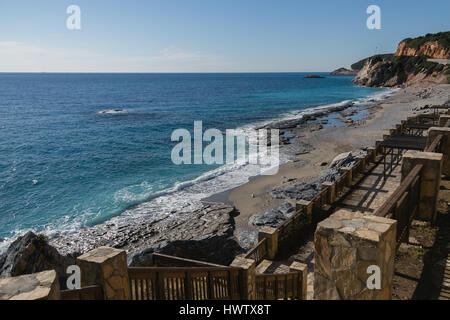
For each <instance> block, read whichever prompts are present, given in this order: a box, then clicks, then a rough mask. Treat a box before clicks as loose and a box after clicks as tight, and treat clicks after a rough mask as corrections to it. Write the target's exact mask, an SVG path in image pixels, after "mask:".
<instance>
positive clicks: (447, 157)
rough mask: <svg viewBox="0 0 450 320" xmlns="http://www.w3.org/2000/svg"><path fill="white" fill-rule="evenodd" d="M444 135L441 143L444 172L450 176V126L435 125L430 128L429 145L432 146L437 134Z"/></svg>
mask: <svg viewBox="0 0 450 320" xmlns="http://www.w3.org/2000/svg"><path fill="white" fill-rule="evenodd" d="M439 135H443V136H444V139H443V140H442V144H441V150H440V151H441V152H442V153H443V155H444V163H443V164H442V173H443V174H445V175H446V176H450V128H438V127H433V128H430V129H428V139H427V147H428V146H430V145H431V144H432V143H433V141H434V139H436V137H437V136H439Z"/></svg>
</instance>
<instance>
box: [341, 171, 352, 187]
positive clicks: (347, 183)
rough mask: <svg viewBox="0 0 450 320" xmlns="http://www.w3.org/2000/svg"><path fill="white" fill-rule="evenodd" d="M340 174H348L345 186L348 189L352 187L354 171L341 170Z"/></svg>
mask: <svg viewBox="0 0 450 320" xmlns="http://www.w3.org/2000/svg"><path fill="white" fill-rule="evenodd" d="M340 172H341V174H345V173H346V172H348V175H347V179H346V181H345V185H346V186H347V187H351V186H352V182H353V169H352V168H341V169H340Z"/></svg>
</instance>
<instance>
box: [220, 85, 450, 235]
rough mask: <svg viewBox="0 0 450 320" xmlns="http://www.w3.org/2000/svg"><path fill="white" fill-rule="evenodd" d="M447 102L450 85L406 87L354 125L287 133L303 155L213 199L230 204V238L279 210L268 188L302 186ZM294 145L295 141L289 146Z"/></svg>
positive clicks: (374, 107)
mask: <svg viewBox="0 0 450 320" xmlns="http://www.w3.org/2000/svg"><path fill="white" fill-rule="evenodd" d="M449 98H450V85H448V84H443V85H437V86H433V87H428V88H426V87H407V88H404V89H400V90H398V91H397V92H395V93H394V94H393V95H392V96H391V97H390V98H388V99H386V100H384V101H382V102H380V103H374V104H372V105H369V106H367V107H366V108H367V110H368V111H369V113H368V114H369V115H368V116H366V117H365V118H363V119H361V121H359V122H355V123H352V124H347V125H345V126H341V127H327V128H323V129H320V130H314V131H312V132H311V130H308V129H298V130H291V131H292V133H293V134H295V135H296V138H294V140H295V141H297V143H303V144H308V145H312V146H314V150H312V151H311V152H309V153H306V154H301V155H298V156H297V159H296V160H294V161H290V162H288V163H285V164H283V165H281V166H280V170H279V172H278V174H276V175H273V176H258V177H255V178H253V179H251V180H250V181H249V182H248V183H246V184H244V185H242V186H240V187H238V188H235V189H233V190H230V191H228V192H225V193H223V194H222V195H221V196H219V198H221V199H222V200H223V201H225V202H228V203H230V204H232V205H233V206H234V207H235V208H236V209H237V211H238V212H239V215H238V216H236V217H235V221H236V234H239V233H240V232H241V231H243V230H249V229H250V230H251V229H254V227H253V226H252V225H251V224H250V223H249V218H250V217H251V216H253V215H255V214H258V213H261V212H263V211H266V210H270V209H272V208H275V207H277V206H279V205H280V204H281V203H282V202H285V201H286V200H278V199H275V198H273V197H272V196H271V195H270V194H269V192H270V191H271V190H272V189H273V188H277V187H281V186H287V185H290V184H293V183H296V182H308V181H311V180H312V179H314V178H316V177H318V176H320V175H321V174H322V173H323V172H325V171H326V170H328V169H329V164H330V163H331V161H332V160H333V159H334V158H335V157H336V156H337V155H339V154H341V153H344V152H350V151H355V150H359V149H363V148H366V147H373V146H374V145H375V141H377V140H380V139H382V136H383V134H386V133H388V130H389V129H392V128H394V127H395V125H396V124H398V123H400V122H401V121H402V120H404V119H406V118H407V117H408V116H412V115H413V114H414V113H416V111H414V109H416V108H422V107H424V106H426V105H438V104H443V103H445V102H447V101H448V100H449ZM293 143H295V142H293Z"/></svg>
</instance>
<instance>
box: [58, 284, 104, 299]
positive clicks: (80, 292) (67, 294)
mask: <svg viewBox="0 0 450 320" xmlns="http://www.w3.org/2000/svg"><path fill="white" fill-rule="evenodd" d="M61 300H103V289H102V286H89V287H85V288H81V289H75V290H62V291H61Z"/></svg>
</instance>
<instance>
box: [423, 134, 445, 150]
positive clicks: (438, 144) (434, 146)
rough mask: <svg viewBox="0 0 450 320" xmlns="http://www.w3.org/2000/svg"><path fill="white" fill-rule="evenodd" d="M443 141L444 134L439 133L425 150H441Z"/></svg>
mask: <svg viewBox="0 0 450 320" xmlns="http://www.w3.org/2000/svg"><path fill="white" fill-rule="evenodd" d="M443 141H444V136H443V135H442V134H440V135H438V136H437V137H436V139H434V140H433V142H432V143H431V144H430V145H429V146H428V147H427V148H426V149H425V152H439V150H441V145H442V142H443Z"/></svg>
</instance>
